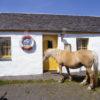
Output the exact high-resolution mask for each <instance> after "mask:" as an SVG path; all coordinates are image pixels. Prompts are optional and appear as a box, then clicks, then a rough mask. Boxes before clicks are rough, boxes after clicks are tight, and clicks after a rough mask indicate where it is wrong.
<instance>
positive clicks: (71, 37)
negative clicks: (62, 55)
mask: <svg viewBox="0 0 100 100" xmlns="http://www.w3.org/2000/svg"><path fill="white" fill-rule="evenodd" d="M76 38H89V44H88V49H89V50H93V51H95V52H96V53H97V55H98V58H99V66H98V67H99V70H100V34H66V35H65V36H64V39H65V40H67V41H68V43H70V44H71V46H72V51H76V50H77V49H76V47H77V46H76ZM58 48H60V49H64V44H63V43H62V42H61V37H60V35H59V36H58ZM82 70H84V68H83V67H82V68H79V69H72V70H71V71H72V72H75V71H78V72H81V71H82ZM63 72H66V70H65V68H64V67H63Z"/></svg>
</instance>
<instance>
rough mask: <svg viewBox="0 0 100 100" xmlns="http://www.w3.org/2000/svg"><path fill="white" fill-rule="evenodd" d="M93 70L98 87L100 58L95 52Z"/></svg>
mask: <svg viewBox="0 0 100 100" xmlns="http://www.w3.org/2000/svg"><path fill="white" fill-rule="evenodd" d="M93 56H94V59H93V69H94V77H95V85H98V56H97V54H96V53H95V52H93Z"/></svg>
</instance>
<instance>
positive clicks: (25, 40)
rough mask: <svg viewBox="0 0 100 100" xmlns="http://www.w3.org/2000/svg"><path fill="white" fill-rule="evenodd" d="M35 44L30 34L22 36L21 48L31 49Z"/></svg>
mask: <svg viewBox="0 0 100 100" xmlns="http://www.w3.org/2000/svg"><path fill="white" fill-rule="evenodd" d="M34 44H35V41H34V40H33V38H32V37H31V36H30V35H27V36H24V37H22V40H21V48H22V49H23V50H31V49H32V48H33V46H34Z"/></svg>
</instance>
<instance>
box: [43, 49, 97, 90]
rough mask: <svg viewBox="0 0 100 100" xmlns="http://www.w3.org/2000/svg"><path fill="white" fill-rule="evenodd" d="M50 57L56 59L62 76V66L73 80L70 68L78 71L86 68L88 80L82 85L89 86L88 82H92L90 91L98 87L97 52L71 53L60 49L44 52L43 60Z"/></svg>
mask: <svg viewBox="0 0 100 100" xmlns="http://www.w3.org/2000/svg"><path fill="white" fill-rule="evenodd" d="M50 56H52V57H54V58H55V60H56V61H57V63H58V64H59V71H60V74H62V66H65V67H66V69H67V72H68V74H69V77H70V78H71V75H70V71H69V68H71V69H76V68H80V67H82V66H84V67H85V68H86V78H85V79H84V80H83V81H82V82H81V84H87V82H88V80H90V85H89V86H88V90H91V89H93V88H95V86H96V85H97V83H98V82H97V81H98V78H97V75H98V57H97V55H96V53H95V52H93V51H90V50H78V51H75V52H69V51H67V50H60V49H47V50H46V51H45V52H44V58H43V60H46V59H47V58H48V57H50Z"/></svg>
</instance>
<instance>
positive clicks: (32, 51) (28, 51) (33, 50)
mask: <svg viewBox="0 0 100 100" xmlns="http://www.w3.org/2000/svg"><path fill="white" fill-rule="evenodd" d="M36 48H37V47H36V41H34V46H33V48H32V49H31V50H23V51H24V52H26V53H34V52H35V51H36Z"/></svg>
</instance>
